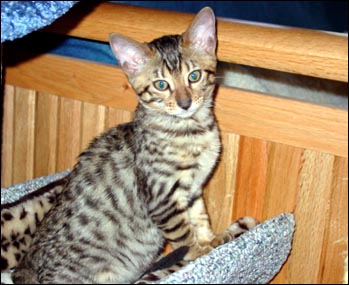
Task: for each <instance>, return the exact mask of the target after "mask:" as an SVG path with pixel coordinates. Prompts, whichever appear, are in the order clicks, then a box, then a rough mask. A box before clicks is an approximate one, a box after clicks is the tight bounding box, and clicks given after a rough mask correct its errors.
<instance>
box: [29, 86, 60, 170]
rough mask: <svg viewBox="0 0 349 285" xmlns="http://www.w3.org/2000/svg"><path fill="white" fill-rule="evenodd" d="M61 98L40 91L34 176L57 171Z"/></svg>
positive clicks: (37, 109) (37, 110) (36, 119)
mask: <svg viewBox="0 0 349 285" xmlns="http://www.w3.org/2000/svg"><path fill="white" fill-rule="evenodd" d="M58 104H59V98H58V97H57V96H54V95H50V94H42V93H38V98H37V108H36V118H35V121H36V122H35V124H36V127H35V150H36V151H35V158H34V177H40V176H45V175H48V174H53V173H55V172H56V164H57V147H58V145H57V143H58Z"/></svg>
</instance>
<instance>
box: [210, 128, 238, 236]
mask: <svg viewBox="0 0 349 285" xmlns="http://www.w3.org/2000/svg"><path fill="white" fill-rule="evenodd" d="M221 137H222V144H223V147H222V153H221V157H220V161H219V164H218V167H217V168H216V169H215V172H214V174H213V176H212V178H211V179H210V180H209V182H208V185H207V186H206V187H205V191H204V199H205V203H206V208H207V211H208V212H209V213H210V220H211V224H212V227H213V230H214V231H215V232H217V233H218V232H222V231H224V230H225V229H226V228H227V227H228V226H229V225H230V223H231V221H232V214H233V207H234V195H235V185H236V175H235V174H236V169H237V165H238V153H239V141H240V136H239V135H235V134H228V133H222V134H221Z"/></svg>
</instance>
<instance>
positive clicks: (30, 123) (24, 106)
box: [12, 88, 36, 183]
mask: <svg viewBox="0 0 349 285" xmlns="http://www.w3.org/2000/svg"><path fill="white" fill-rule="evenodd" d="M14 104H15V105H14V122H15V123H14V139H13V181H12V182H13V183H19V182H22V181H26V180H30V179H32V178H33V177H34V145H35V133H34V129H35V104H36V92H35V91H33V90H26V89H23V88H16V89H15V96H14Z"/></svg>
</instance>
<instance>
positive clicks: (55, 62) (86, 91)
mask: <svg viewBox="0 0 349 285" xmlns="http://www.w3.org/2000/svg"><path fill="white" fill-rule="evenodd" d="M97 71H98V77H96V72H97ZM6 80H7V83H8V84H12V85H15V86H21V87H25V88H33V89H35V90H38V91H41V92H45V93H50V94H58V95H60V96H63V97H66V98H71V99H77V100H81V101H84V102H89V103H93V104H100V105H104V106H108V107H113V108H117V109H122V110H127V111H129V112H133V111H134V109H135V107H136V105H137V99H136V95H135V94H134V91H133V90H132V89H131V87H130V86H129V85H128V83H127V79H126V77H125V75H124V74H123V73H122V71H121V70H119V69H118V68H115V67H111V66H107V65H101V64H96V63H89V62H85V61H79V60H72V59H68V58H64V57H59V56H53V55H43V56H38V57H35V58H32V59H31V60H28V61H26V62H22V63H20V64H18V65H17V66H12V67H8V68H7V79H6ZM60 82H64V84H61V83H60ZM92 83H93V84H92ZM215 113H216V116H217V119H218V121H219V124H220V128H221V130H222V131H225V132H231V133H236V134H239V135H244V136H251V137H256V138H259V139H262V140H268V141H274V142H280V143H284V144H289V145H293V146H297V147H302V148H309V149H314V150H319V151H324V152H328V153H332V154H335V155H339V156H345V157H347V156H348V147H347V146H348V112H347V111H346V110H339V109H334V108H329V107H324V106H319V105H315V104H310V103H305V102H298V101H294V100H288V99H285V98H278V97H275V96H267V95H265V94H256V93H252V92H249V91H243V90H239V89H232V88H227V87H221V88H219V90H218V93H217V96H216V105H215Z"/></svg>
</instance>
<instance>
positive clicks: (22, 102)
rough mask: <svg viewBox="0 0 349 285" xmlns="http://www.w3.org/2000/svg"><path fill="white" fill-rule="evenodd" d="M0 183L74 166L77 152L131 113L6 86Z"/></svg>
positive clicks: (3, 183)
mask: <svg viewBox="0 0 349 285" xmlns="http://www.w3.org/2000/svg"><path fill="white" fill-rule="evenodd" d="M4 96H5V97H4V101H5V103H4V105H5V106H4V107H5V109H4V111H5V115H4V121H3V145H2V162H1V186H2V187H6V186H9V185H12V184H15V183H19V182H23V181H26V180H29V179H33V178H34V177H39V176H44V175H48V174H52V173H55V172H58V171H63V170H65V169H67V168H72V167H73V166H74V163H75V161H76V157H77V156H78V154H79V153H80V152H81V151H82V150H83V149H85V148H86V147H87V145H88V143H89V142H90V140H91V139H92V138H93V137H95V136H97V135H98V134H100V133H101V132H102V131H103V130H105V129H106V128H109V127H112V126H115V125H116V124H119V123H123V122H126V121H130V119H131V112H129V111H125V110H123V111H120V110H115V109H112V108H110V107H106V106H101V105H95V104H91V103H87V102H82V101H78V100H72V99H67V98H64V97H58V96H55V95H51V94H47V93H41V92H36V91H34V90H28V89H23V88H21V87H13V86H10V85H6V86H5V94H4Z"/></svg>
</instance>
